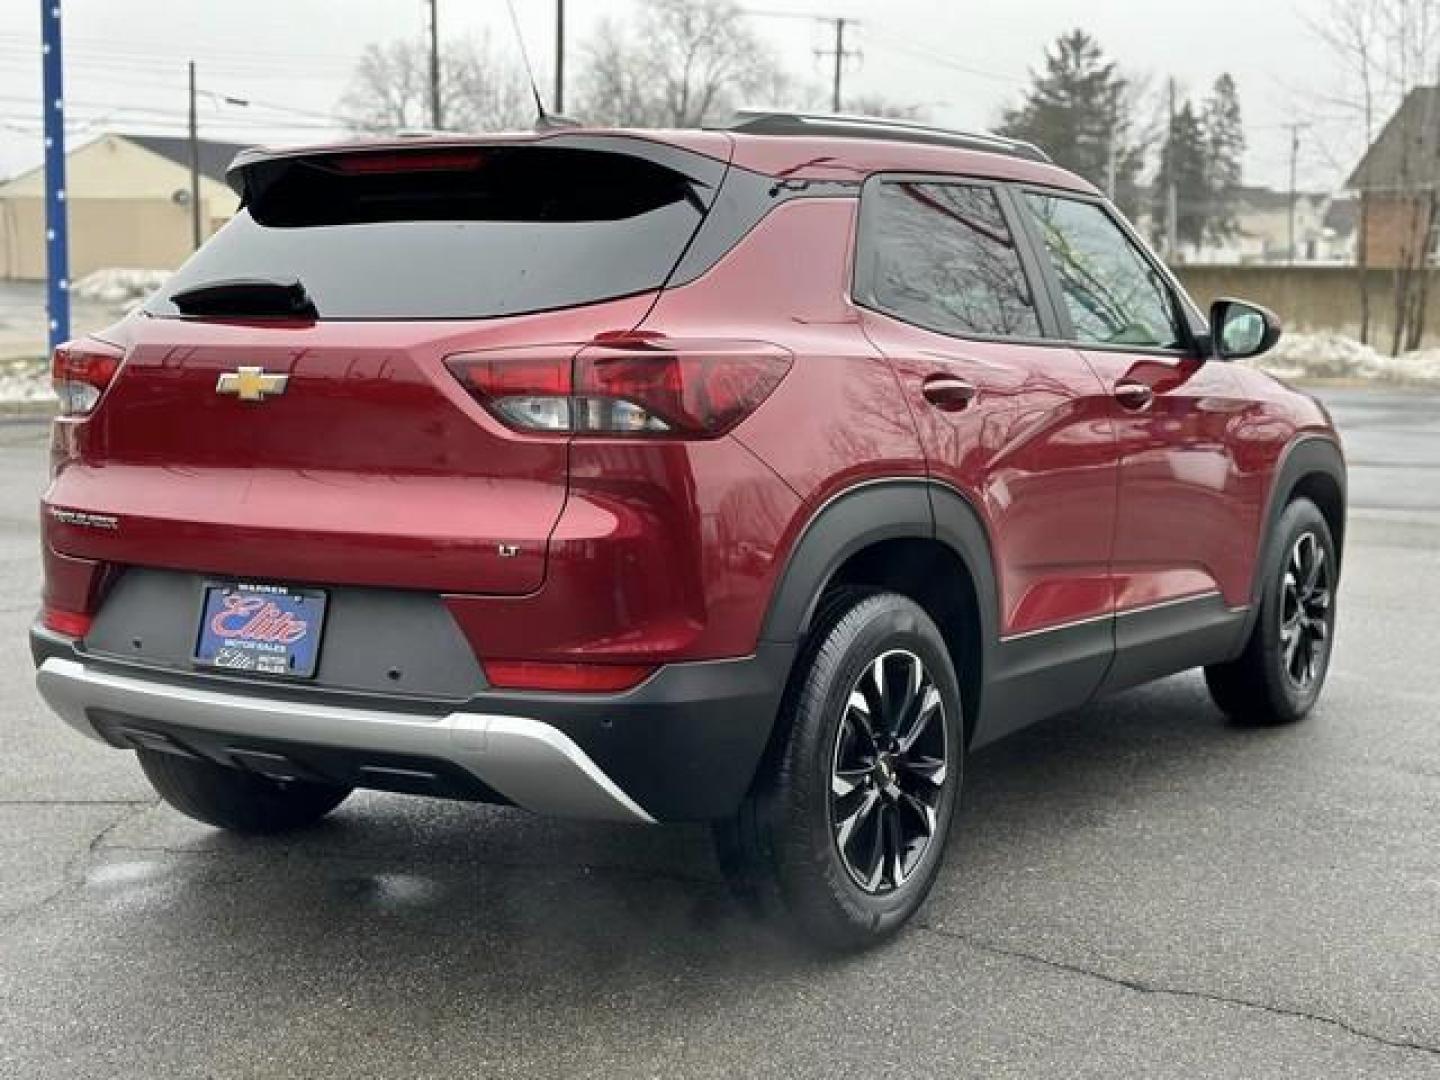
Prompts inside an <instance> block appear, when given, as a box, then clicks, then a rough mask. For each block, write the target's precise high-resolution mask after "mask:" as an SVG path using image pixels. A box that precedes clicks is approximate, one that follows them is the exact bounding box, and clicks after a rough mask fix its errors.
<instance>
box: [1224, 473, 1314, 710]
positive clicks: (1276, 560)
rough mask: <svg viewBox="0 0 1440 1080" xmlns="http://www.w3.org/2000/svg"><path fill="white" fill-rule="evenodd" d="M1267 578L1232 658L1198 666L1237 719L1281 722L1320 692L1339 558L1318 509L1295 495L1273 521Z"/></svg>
mask: <svg viewBox="0 0 1440 1080" xmlns="http://www.w3.org/2000/svg"><path fill="white" fill-rule="evenodd" d="M1272 543H1273V544H1274V545H1276V546H1275V548H1274V549H1273V550H1272V552H1271V557H1270V558H1268V559H1267V560H1266V563H1265V565H1266V566H1267V567H1271V568H1272V569H1271V571H1270V580H1268V581H1266V582H1265V589H1264V592H1263V593H1262V594H1261V600H1260V611H1259V613H1258V615H1257V617H1256V620H1255V626H1254V629H1253V630H1251V632H1250V640H1249V641H1248V642H1247V643H1246V645H1245V651H1244V652H1243V653H1241V654H1240V656H1239V658H1238V659H1236V660H1233V661H1231V662H1230V663H1227V664H1213V665H1211V666H1210V667H1207V668H1206V669H1205V681H1206V683H1207V684H1208V685H1209V687H1210V696H1211V697H1212V698H1214V699H1215V704H1217V705H1219V706H1220V708H1221V709H1223V710H1224V711H1225V713H1226V714H1227V715H1229V716H1230V718H1231V719H1232V720H1234V721H1235V722H1236V723H1240V724H1249V725H1272V724H1289V723H1294V722H1295V721H1297V720H1300V719H1302V718H1304V716H1305V715H1306V714H1307V713H1308V712H1309V711H1310V710H1311V708H1313V707H1314V705H1315V702H1316V700H1317V699H1318V698H1319V697H1320V690H1321V688H1322V687H1323V686H1324V685H1325V674H1326V672H1327V670H1328V669H1329V666H1330V651H1331V647H1332V644H1333V642H1334V638H1335V585H1336V580H1337V579H1336V574H1337V571H1338V570H1339V562H1338V560H1337V559H1336V555H1335V541H1334V539H1333V538H1332V537H1331V535H1330V526H1329V524H1328V523H1327V522H1326V521H1325V515H1323V514H1322V513H1320V509H1319V508H1318V507H1317V506H1316V505H1315V504H1314V503H1313V502H1311V501H1310V500H1309V499H1296V500H1295V501H1294V502H1292V503H1291V504H1290V505H1289V506H1287V507H1286V508H1285V512H1284V513H1283V514H1281V515H1280V521H1279V522H1278V523H1277V526H1276V530H1275V534H1274V537H1273V538H1272Z"/></svg>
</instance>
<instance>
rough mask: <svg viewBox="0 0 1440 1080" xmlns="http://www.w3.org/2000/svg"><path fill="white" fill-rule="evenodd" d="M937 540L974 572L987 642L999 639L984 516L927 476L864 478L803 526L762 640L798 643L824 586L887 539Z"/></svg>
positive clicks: (991, 557)
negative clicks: (855, 560)
mask: <svg viewBox="0 0 1440 1080" xmlns="http://www.w3.org/2000/svg"><path fill="white" fill-rule="evenodd" d="M906 539H913V540H938V541H940V542H941V543H942V544H944V545H945V546H946V547H948V548H950V549H951V550H952V551H953V552H954V553H955V555H956V556H957V557H958V558H959V559H960V561H961V563H962V564H963V565H964V567H965V569H966V571H967V572H968V573H969V575H970V579H971V583H972V585H973V587H974V589H975V594H976V602H977V607H978V608H979V615H980V621H981V626H980V632H981V638H982V641H984V642H985V643H986V647H987V652H988V649H989V647H990V646H991V645H992V644H993V643H994V642H995V641H996V640H997V634H996V611H997V606H996V596H997V589H996V584H995V570H994V565H995V564H994V560H993V556H992V553H991V547H990V541H989V535H988V533H987V532H986V530H985V526H984V524H983V523H982V521H981V518H980V514H979V512H978V511H977V510H976V509H975V508H974V506H973V505H972V504H971V502H970V500H969V499H968V498H966V497H965V496H964V495H962V494H961V493H960V492H959V491H957V490H956V489H955V488H952V487H950V486H948V485H946V484H941V483H939V482H937V481H935V480H932V479H930V478H928V477H923V476H913V477H893V478H885V479H878V480H866V481H862V482H861V483H859V484H856V485H854V486H852V487H849V488H846V489H845V490H843V491H841V492H839V493H838V494H836V495H834V496H832V497H831V498H830V499H828V500H827V501H826V502H824V503H823V504H822V505H821V506H820V507H819V509H817V510H816V511H815V512H814V513H813V514H812V515H811V517H810V519H809V520H808V521H807V522H806V523H805V526H804V527H803V528H802V530H801V532H800V535H799V538H798V539H797V540H796V541H795V543H794V544H793V545H792V547H791V549H790V552H789V555H788V557H787V558H786V561H785V567H784V569H783V570H782V571H781V574H780V578H779V583H778V584H777V585H776V588H775V592H774V594H773V596H772V597H771V600H770V607H769V610H768V611H767V612H766V615H765V621H764V624H763V627H762V629H761V633H760V638H761V640H762V641H777V642H787V643H791V642H796V641H799V640H800V639H801V638H803V637H804V636H805V634H806V632H807V631H808V630H809V628H810V623H811V620H812V619H813V617H814V615H815V611H816V608H817V607H818V606H819V603H820V597H821V596H822V595H823V594H824V591H825V587H826V586H827V585H828V584H829V583H830V581H832V580H833V579H834V577H835V574H836V572H837V571H838V570H839V569H840V568H841V567H842V566H843V565H844V564H845V563H846V562H847V561H848V560H849V559H850V558H851V557H852V556H853V555H855V554H857V553H859V552H860V551H863V550H864V549H865V548H868V547H871V546H872V545H874V544H878V543H882V542H884V541H886V540H906Z"/></svg>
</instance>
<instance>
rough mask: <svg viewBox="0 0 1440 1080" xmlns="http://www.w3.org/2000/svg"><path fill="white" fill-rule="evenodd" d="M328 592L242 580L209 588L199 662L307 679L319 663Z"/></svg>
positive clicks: (201, 621) (201, 619)
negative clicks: (326, 593)
mask: <svg viewBox="0 0 1440 1080" xmlns="http://www.w3.org/2000/svg"><path fill="white" fill-rule="evenodd" d="M324 624H325V594H324V593H323V592H320V591H319V590H317V589H294V588H290V587H289V586H285V585H257V584H253V583H250V582H238V583H235V584H227V585H207V586H206V587H205V608H204V611H203V612H202V613H201V616H200V640H199V642H198V644H197V645H196V646H195V662H196V663H198V664H204V665H205V666H207V667H214V668H224V669H225V670H227V671H249V672H255V673H256V674H260V675H288V676H290V677H292V678H298V679H308V678H309V677H310V676H312V675H314V674H315V665H316V663H317V662H318V661H319V659H320V631H321V628H322V627H323V626H324Z"/></svg>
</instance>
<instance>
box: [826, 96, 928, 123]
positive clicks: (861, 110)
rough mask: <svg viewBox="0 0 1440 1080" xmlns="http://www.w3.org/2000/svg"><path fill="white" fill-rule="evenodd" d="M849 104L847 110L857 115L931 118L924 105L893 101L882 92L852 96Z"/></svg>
mask: <svg viewBox="0 0 1440 1080" xmlns="http://www.w3.org/2000/svg"><path fill="white" fill-rule="evenodd" d="M846 104H847V106H848V107H847V109H846V111H847V112H852V113H854V114H856V115H857V116H879V117H883V118H885V119H887V120H916V121H925V120H928V119H929V118H930V110H929V109H927V108H926V107H925V106H924V105H907V104H904V103H902V102H899V101H892V100H891V99H890V98H887V97H884V96H883V95H881V94H861V95H859V96H858V97H854V98H851V99H850V101H849V102H847V103H846Z"/></svg>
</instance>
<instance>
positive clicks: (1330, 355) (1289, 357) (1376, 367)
mask: <svg viewBox="0 0 1440 1080" xmlns="http://www.w3.org/2000/svg"><path fill="white" fill-rule="evenodd" d="M1246 363H1247V364H1250V365H1251V366H1252V367H1257V368H1260V369H1261V370H1262V371H1268V372H1269V373H1270V374H1271V375H1275V376H1277V377H1279V378H1282V379H1367V380H1375V381H1379V382H1392V383H1427V382H1440V349H1420V350H1418V351H1416V352H1411V353H1404V354H1402V355H1400V356H1386V355H1385V354H1384V353H1382V352H1378V351H1376V350H1375V349H1374V348H1372V347H1371V346H1369V345H1362V344H1361V343H1360V342H1358V341H1356V340H1355V339H1354V338H1349V337H1346V336H1345V335H1343V334H1335V333H1318V334H1286V335H1285V336H1284V337H1282V338H1281V339H1280V343H1279V344H1278V345H1276V346H1275V348H1273V349H1271V350H1270V351H1269V352H1268V353H1265V354H1264V355H1263V356H1258V357H1256V358H1255V359H1253V360H1247V361H1246Z"/></svg>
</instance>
